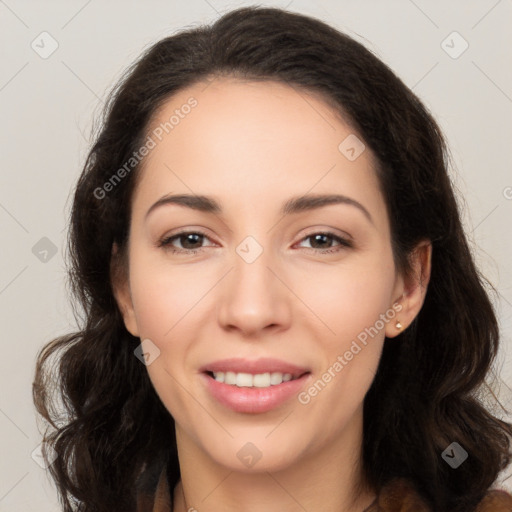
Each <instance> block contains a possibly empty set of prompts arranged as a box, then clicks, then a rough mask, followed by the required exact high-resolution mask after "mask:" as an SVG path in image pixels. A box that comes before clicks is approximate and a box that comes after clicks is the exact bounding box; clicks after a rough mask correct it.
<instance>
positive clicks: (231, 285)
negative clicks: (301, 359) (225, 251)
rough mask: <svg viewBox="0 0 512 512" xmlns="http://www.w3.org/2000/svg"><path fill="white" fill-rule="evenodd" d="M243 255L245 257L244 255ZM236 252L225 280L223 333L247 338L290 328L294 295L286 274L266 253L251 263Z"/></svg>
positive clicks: (221, 310)
mask: <svg viewBox="0 0 512 512" xmlns="http://www.w3.org/2000/svg"><path fill="white" fill-rule="evenodd" d="M241 254H242V253H241ZM250 261H251V260H250V259H246V258H244V257H243V256H240V255H239V254H238V253H236V252H235V254H234V257H233V268H232V270H231V271H230V272H229V273H228V275H227V276H226V277H225V278H224V279H223V280H222V282H221V283H219V284H220V285H221V287H222V288H221V293H220V296H219V297H218V300H219V302H218V304H217V318H218V322H219V324H220V325H221V326H222V328H223V329H225V330H228V331H236V330H238V331H239V332H240V333H241V334H242V335H243V336H244V337H249V336H259V335H262V334H263V333H264V332H267V331H271V330H272V331H274V332H275V331H280V330H285V329H287V328H288V327H289V324H290V320H291V316H292V314H291V306H292V303H291V302H292V298H293V293H292V292H291V291H290V289H289V288H288V287H287V286H290V284H289V283H288V282H287V281H288V279H287V276H286V275H285V274H286V272H285V270H284V269H283V266H282V265H280V264H279V261H278V260H277V258H273V257H272V255H271V251H269V250H265V249H264V248H263V252H262V253H261V254H260V255H259V256H258V257H257V258H256V259H255V260H254V261H252V262H250Z"/></svg>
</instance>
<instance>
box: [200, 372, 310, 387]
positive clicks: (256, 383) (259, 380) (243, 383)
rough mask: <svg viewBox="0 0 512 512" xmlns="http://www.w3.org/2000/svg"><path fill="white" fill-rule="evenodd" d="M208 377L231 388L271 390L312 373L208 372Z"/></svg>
mask: <svg viewBox="0 0 512 512" xmlns="http://www.w3.org/2000/svg"><path fill="white" fill-rule="evenodd" d="M204 373H205V374H206V375H208V376H209V377H211V378H212V379H214V380H216V381H217V382H221V383H223V384H227V385H229V386H237V387H239V388H242V387H243V388H269V387H271V386H279V385H280V384H282V383H283V382H289V381H293V380H297V379H300V378H301V377H302V376H303V375H307V374H309V373H310V372H307V371H306V372H304V373H301V374H296V375H293V374H292V373H282V372H264V373H256V374H252V373H244V372H229V371H228V372H213V371H206V372H204Z"/></svg>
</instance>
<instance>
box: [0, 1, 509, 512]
mask: <svg viewBox="0 0 512 512" xmlns="http://www.w3.org/2000/svg"><path fill="white" fill-rule="evenodd" d="M241 5H251V2H227V1H220V0H189V1H187V2H177V1H156V0H153V1H147V2H142V1H139V2H137V1H110V2H105V1H103V2H101V1H99V0H89V1H87V0H72V1H70V0H68V1H46V2H36V1H22V0H5V1H3V0H0V52H1V62H2V66H1V69H0V108H1V118H2V123H1V128H0V130H1V141H2V164H1V171H0V229H1V235H2V250H1V267H0V315H1V323H0V325H1V327H2V338H3V339H2V351H3V355H4V357H3V358H2V359H1V360H0V365H1V369H0V375H1V389H2V395H1V400H0V432H1V434H2V435H1V441H0V443H1V456H0V461H1V462H0V464H1V467H0V511H1V512H4V511H9V512H13V511H23V512H29V511H36V510H37V511H38V512H50V511H57V510H60V509H59V507H58V502H57V498H56V492H55V490H54V488H53V484H52V483H51V482H50V481H49V479H48V477H47V476H46V473H45V470H44V469H43V468H42V467H40V465H39V464H38V462H37V461H38V458H37V447H38V445H39V443H40V439H41V436H40V433H39V432H38V428H37V423H36V418H35V411H34V408H33V405H32V395H31V385H32V380H33V372H34V362H35V355H36V352H37V351H38V350H39V349H40V348H41V347H42V345H43V344H44V343H46V342H47V341H49V340H50V339H52V338H54V337H56V336H58V335H61V334H64V333H67V332H70V331H71V330H73V327H74V319H73V316H72V313H71V307H70V305H69V301H68V296H67V293H66V289H65V266H64V260H63V255H64V244H65V237H66V219H67V215H68V211H69V207H70V194H71V190H72V187H73V186H74V183H75V181H76V179H77V177H78V174H79V172H80V170H81V166H82V164H83V162H84V158H85V155H86V152H87V149H88V147H89V143H90V142H91V141H90V138H89V134H90V131H91V126H92V120H93V118H94V116H95V115H96V114H98V113H99V112H100V110H101V107H102V103H103V100H104V99H105V95H106V92H107V91H108V90H110V88H111V87H112V86H113V84H114V83H115V82H116V81H117V79H118V78H119V77H120V76H121V75H122V72H123V70H124V69H125V68H126V67H127V66H128V65H129V64H130V63H131V62H132V61H133V60H134V59H135V58H136V57H137V56H138V55H139V54H140V52H141V51H142V50H143V49H144V48H146V47H147V46H148V45H149V44H151V43H153V42H155V41H157V40H158V39H160V38H162V37H164V36H167V35H170V34H172V33H174V32H175V31H177V30H178V29H181V28H185V27H187V26H193V25H196V24H199V23H207V22H211V21H213V20H214V19H216V18H217V17H218V16H219V15H220V14H223V13H224V12H226V11H228V10H231V9H232V8H235V7H239V6H241ZM260 5H268V6H277V7H286V8H288V9H289V10H292V11H296V12H300V13H304V14H309V15H313V16H316V17H318V18H320V19H322V20H324V21H326V22H328V23H330V24H331V25H333V26H335V27H336V28H338V29H340V30H343V31H345V32H347V33H348V34H349V35H352V36H353V37H354V38H356V39H357V40H358V41H360V42H362V43H363V44H365V45H366V46H367V47H369V48H370V49H371V50H373V51H374V52H375V53H376V54H377V55H378V56H379V57H380V58H381V59H382V60H384V61H385V62H386V63H387V64H388V65H390V67H391V68H392V69H393V70H394V71H395V72H396V73H397V74H398V75H399V76H400V77H401V78H402V79H403V80H404V81H405V83H406V84H407V85H408V86H409V87H411V88H412V89H413V90H414V92H415V93H416V94H418V95H419V97H420V98H421V99H422V100H423V101H424V102H425V103H426V105H427V106H428V107H429V108H430V109H431V111H432V112H433V114H434V116H435V117H436V119H437V120H438V121H439V123H440V125H441V127H442V129H443V130H444V132H445V134H446V136H447V139H448V142H449V144H450V147H451V150H452V154H453V158H454V162H455V167H456V169H452V176H453V180H454V181H455V182H456V184H457V187H458V189H459V191H460V194H461V196H463V199H461V201H462V200H463V201H464V223H465V226H466V228H467V232H468V235H469V239H470V241H471V244H472V247H473V249H474V253H475V257H476V259H477V262H478V264H479V265H480V268H481V270H482V273H483V274H484V275H486V276H487V277H488V278H489V280H490V281H491V282H492V283H493V284H494V285H495V286H496V287H497V288H498V290H499V292H500V298H499V303H498V304H497V308H498V312H499V320H500V325H501V328H502V335H503V344H502V347H501V352H500V356H499V360H498V363H497V366H496V371H497V372H498V373H499V374H500V375H501V378H502V379H503V383H502V385H501V388H500V390H499V392H500V396H501V397H502V399H503V401H504V403H507V404H508V406H509V407H512V393H511V391H510V389H509V388H511V387H512V364H511V362H512V353H511V349H512V341H511V340H512V265H511V261H512V242H511V237H510V232H511V231H510V226H511V218H512V173H511V172H510V171H511V169H510V144H511V142H510V141H512V118H511V114H512V67H511V66H510V48H511V47H512V32H511V31H510V27H511V21H512V2H511V1H510V0H508V1H507V0H501V1H497V0H480V1H473V2H466V1H464V0H457V1H454V0H452V1H451V2H446V1H441V0H436V1H426V0H415V1H412V0H394V1H369V0H366V1H348V0H341V1H334V0H330V1H328V0H323V1H322V0H318V1H314V0H292V1H290V0H284V1H274V2H263V3H261V4H260ZM454 31H455V32H457V34H453V32H454ZM42 32H47V33H48V34H49V35H46V34H43V35H41V33H42ZM443 41H444V42H443ZM52 44H53V45H56V44H58V47H57V49H56V50H55V51H54V53H52V54H51V55H47V54H45V52H46V53H49V52H50V51H51V49H52ZM466 46H467V48H466ZM463 50H464V51H463ZM43 57H45V58H43ZM45 238H47V239H48V240H46V239H45ZM41 239H43V240H42V241H41ZM53 246H55V254H53V253H52V250H51V249H52V247H53ZM45 251H47V252H45ZM33 454H34V456H33ZM510 476H512V468H508V471H507V472H503V474H502V476H501V477H500V480H499V481H500V482H502V481H503V485H502V486H503V487H506V488H508V489H509V490H510V491H512V478H508V477H510ZM507 478H508V480H506V479H507Z"/></svg>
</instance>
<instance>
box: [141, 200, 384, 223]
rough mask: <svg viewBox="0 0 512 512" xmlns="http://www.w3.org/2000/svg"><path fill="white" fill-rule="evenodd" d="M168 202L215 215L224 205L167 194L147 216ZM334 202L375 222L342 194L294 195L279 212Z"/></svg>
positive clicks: (364, 210) (296, 211)
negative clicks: (353, 209) (355, 209)
mask: <svg viewBox="0 0 512 512" xmlns="http://www.w3.org/2000/svg"><path fill="white" fill-rule="evenodd" d="M167 204H176V205H179V206H185V207H187V208H191V209H192V210H197V211H200V212H204V213H212V214H215V215H219V214H222V207H221V206H220V204H219V203H218V202H217V201H216V200H215V199H213V198H212V197H208V196H203V195H191V194H177V195H171V194H167V195H165V196H163V197H161V198H160V199H159V200H158V201H156V203H154V204H153V205H151V207H150V208H149V210H148V211H147V212H146V216H145V218H147V217H148V215H149V214H150V213H151V212H152V211H154V210H155V209H156V208H159V207H160V206H163V205H167ZM332 204H346V205H350V206H355V207H356V208H358V209H359V211H361V212H362V213H363V214H364V215H365V217H366V218H367V219H368V220H369V221H370V222H371V223H372V224H373V223H374V222H373V219H372V216H371V215H370V212H369V211H368V210H367V209H366V208H365V207H364V206H363V205H362V204H361V203H359V202H358V201H356V200H355V199H352V198H350V197H347V196H344V195H341V194H308V195H304V196H297V197H292V198H290V199H288V200H287V201H286V202H285V203H284V204H283V205H282V207H281V210H280V211H279V214H280V215H281V216H284V215H291V214H296V213H300V212H305V211H309V210H315V209H317V208H322V207H323V206H328V205H332Z"/></svg>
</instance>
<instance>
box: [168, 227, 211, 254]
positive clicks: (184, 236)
mask: <svg viewBox="0 0 512 512" xmlns="http://www.w3.org/2000/svg"><path fill="white" fill-rule="evenodd" d="M205 238H207V239H208V237H207V236H206V234H205V233H203V232H201V231H181V232H179V233H176V234H175V235H172V236H168V237H164V238H163V239H161V240H160V241H159V242H158V247H164V248H165V249H166V250H167V249H168V250H170V251H171V252H173V253H184V254H196V253H198V252H199V251H200V250H201V249H202V247H201V245H202V244H201V242H202V240H203V239H205ZM175 241H179V242H180V244H181V245H182V247H181V248H179V247H178V248H176V247H174V246H173V245H172V244H173V243H174V242H175ZM182 242H184V245H183V243H182ZM198 244H199V245H198ZM187 246H188V247H187ZM190 246H192V247H190Z"/></svg>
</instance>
